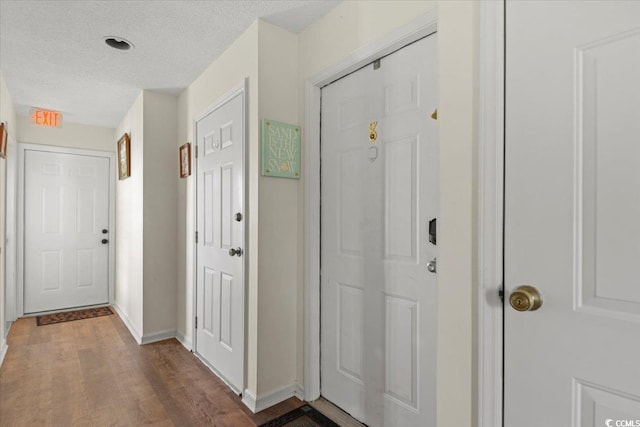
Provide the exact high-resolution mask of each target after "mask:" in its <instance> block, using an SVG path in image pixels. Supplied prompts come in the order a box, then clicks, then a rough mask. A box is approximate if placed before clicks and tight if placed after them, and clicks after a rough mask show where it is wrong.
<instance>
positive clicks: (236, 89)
mask: <svg viewBox="0 0 640 427" xmlns="http://www.w3.org/2000/svg"><path fill="white" fill-rule="evenodd" d="M248 90H249V78H248V77H245V78H243V79H242V82H241V83H240V84H238V85H235V86H233V87H232V88H231V89H230V90H229V91H227V92H226V93H224V94H223V95H222V96H220V97H219V98H217V100H216V101H215V102H214V103H213V104H211V105H209V106H208V107H207V108H205V109H203V110H202V112H201V113H200V114H198V115H197V116H195V117H194V119H193V127H192V135H193V146H194V151H196V154H193V160H194V161H193V164H192V168H193V173H194V180H193V206H194V209H193V230H194V233H197V232H198V231H199V230H198V160H197V157H196V156H197V150H198V133H197V129H198V127H197V124H198V122H199V121H200V120H202V119H204V118H205V117H206V116H208V115H209V114H211V113H213V112H214V111H216V110H218V109H220V108H221V107H222V106H224V105H225V104H226V103H228V102H229V101H231V100H232V99H233V98H235V97H236V96H237V95H239V94H241V95H242V120H243V121H244V123H243V132H244V138H243V141H242V170H243V177H244V182H243V187H244V191H243V194H242V210H243V211H244V212H243V215H244V219H243V225H244V235H243V242H242V247H243V248H244V256H243V257H242V258H243V265H242V281H243V286H242V308H243V310H244V316H242V340H241V342H242V351H241V357H242V360H243V368H242V381H241V382H242V384H241V388H240V390H235V389H234V387H233V386H231V384H230V383H229V382H228V381H227V380H226V379H225V378H224V376H223V375H222V374H221V373H220V372H219V371H218V370H217V369H216V368H215V367H214V366H212V365H211V364H210V363H209V362H208V361H207V360H206V359H205V358H204V357H202V356H201V355H200V354H199V353H198V335H197V331H196V318H197V315H198V243H196V239H195V235H194V239H193V266H192V269H193V284H192V286H193V292H192V304H193V306H192V307H193V312H192V315H193V321H192V322H191V351H192V352H193V353H194V354H195V355H196V356H197V357H198V358H199V359H200V360H202V361H203V363H204V364H205V365H206V366H207V367H208V368H209V369H210V370H211V371H212V372H213V373H214V374H215V375H216V376H217V377H219V378H220V379H222V381H223V382H224V383H225V384H227V385H228V386H229V388H231V389H232V390H234V391H237V392H238V393H243V392H244V390H245V387H246V385H247V375H246V373H247V357H246V354H247V353H246V347H247V340H246V339H247V324H248V322H247V316H248V309H247V304H246V302H247V299H246V296H247V283H248V281H247V277H248V274H247V273H248V269H249V263H248V261H247V259H248V253H249V247H248V245H247V242H248V241H249V227H248V224H249V206H248V205H247V200H248V199H249V197H248V196H249V194H248V191H249V187H248V182H249V171H248V168H247V143H248V141H249V117H248V111H249V108H248V100H249V92H248ZM198 237H199V238H200V236H198Z"/></svg>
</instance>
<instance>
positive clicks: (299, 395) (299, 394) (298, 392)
mask: <svg viewBox="0 0 640 427" xmlns="http://www.w3.org/2000/svg"><path fill="white" fill-rule="evenodd" d="M293 396H294V397H297V398H298V399H299V400H301V401H303V402H304V387H302V386H301V385H300V384H296V391H295V392H294V394H293Z"/></svg>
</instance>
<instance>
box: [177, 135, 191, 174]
mask: <svg viewBox="0 0 640 427" xmlns="http://www.w3.org/2000/svg"><path fill="white" fill-rule="evenodd" d="M179 151H180V178H186V177H188V176H191V143H190V142H187V143H186V144H182V145H181V146H180V148H179Z"/></svg>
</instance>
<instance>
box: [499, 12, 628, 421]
mask: <svg viewBox="0 0 640 427" xmlns="http://www.w3.org/2000/svg"><path fill="white" fill-rule="evenodd" d="M639 77H640V2H637V1H584V2H578V1H554V2H533V1H532V2H521V1H508V2H507V4H506V137H505V138H506V157H505V164H506V175H505V186H506V194H505V288H506V295H507V297H508V300H507V301H506V307H505V388H504V404H505V421H504V425H505V426H519V427H540V426H581V427H592V426H593V427H603V426H619V425H624V426H627V425H634V426H635V425H640V363H639V362H640V285H639V281H640V274H639V273H638V269H637V266H638V260H640V221H638V219H639V218H640V191H639V189H640V78H639ZM521 285H530V286H533V287H534V288H535V289H537V291H538V292H539V294H540V295H541V299H542V306H541V307H540V308H539V309H537V310H535V311H523V312H520V311H516V310H515V309H514V308H512V307H510V302H512V303H513V305H514V306H516V307H520V308H521V309H526V308H527V307H529V306H531V307H533V306H535V304H534V305H531V302H532V301H533V300H532V298H533V297H534V296H535V295H533V294H532V293H531V292H529V291H527V290H525V292H516V288H517V287H519V286H521ZM619 420H620V423H618V421H619ZM628 420H637V421H635V423H632V424H629V423H627V421H628Z"/></svg>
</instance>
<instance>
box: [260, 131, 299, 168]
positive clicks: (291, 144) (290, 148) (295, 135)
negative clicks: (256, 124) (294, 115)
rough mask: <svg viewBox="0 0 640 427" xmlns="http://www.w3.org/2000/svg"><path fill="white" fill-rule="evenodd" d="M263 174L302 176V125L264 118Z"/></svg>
mask: <svg viewBox="0 0 640 427" xmlns="http://www.w3.org/2000/svg"><path fill="white" fill-rule="evenodd" d="M262 175H264V176H276V177H280V178H294V179H298V178H300V127H299V126H293V125H288V124H286V123H281V122H276V121H275V120H268V119H262Z"/></svg>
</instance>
